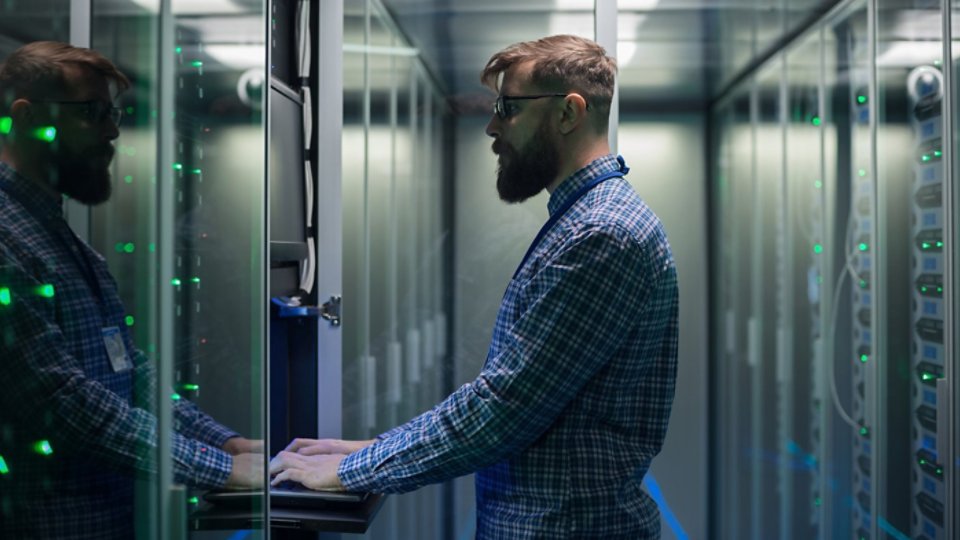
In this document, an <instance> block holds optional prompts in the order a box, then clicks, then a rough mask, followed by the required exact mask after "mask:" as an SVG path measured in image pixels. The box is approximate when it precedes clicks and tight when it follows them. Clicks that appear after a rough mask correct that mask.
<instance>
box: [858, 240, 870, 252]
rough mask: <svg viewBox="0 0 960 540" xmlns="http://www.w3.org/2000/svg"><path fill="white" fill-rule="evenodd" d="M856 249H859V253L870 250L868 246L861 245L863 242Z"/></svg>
mask: <svg viewBox="0 0 960 540" xmlns="http://www.w3.org/2000/svg"><path fill="white" fill-rule="evenodd" d="M857 248H859V249H860V251H866V250H868V249H870V246H868V245H867V244H865V243H863V242H860V245H859V246H857Z"/></svg>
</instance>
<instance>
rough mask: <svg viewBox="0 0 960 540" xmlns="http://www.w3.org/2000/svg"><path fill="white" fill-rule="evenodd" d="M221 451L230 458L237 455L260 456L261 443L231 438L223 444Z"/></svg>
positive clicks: (259, 441) (258, 440)
mask: <svg viewBox="0 0 960 540" xmlns="http://www.w3.org/2000/svg"><path fill="white" fill-rule="evenodd" d="M222 450H223V451H224V452H226V453H228V454H230V455H231V456H236V455H239V454H262V453H263V441H262V440H260V439H245V438H243V437H231V438H229V439H227V442H225V443H223V448H222Z"/></svg>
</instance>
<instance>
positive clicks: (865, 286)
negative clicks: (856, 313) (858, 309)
mask: <svg viewBox="0 0 960 540" xmlns="http://www.w3.org/2000/svg"><path fill="white" fill-rule="evenodd" d="M860 288H861V289H866V288H867V280H865V279H861V280H860Z"/></svg>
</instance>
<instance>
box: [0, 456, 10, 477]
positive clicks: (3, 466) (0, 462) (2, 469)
mask: <svg viewBox="0 0 960 540" xmlns="http://www.w3.org/2000/svg"><path fill="white" fill-rule="evenodd" d="M9 473H10V468H9V467H7V462H6V460H4V459H3V456H0V474H9Z"/></svg>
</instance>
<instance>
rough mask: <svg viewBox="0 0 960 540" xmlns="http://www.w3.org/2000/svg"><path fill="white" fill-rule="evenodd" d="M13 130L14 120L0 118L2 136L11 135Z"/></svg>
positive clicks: (6, 117)
mask: <svg viewBox="0 0 960 540" xmlns="http://www.w3.org/2000/svg"><path fill="white" fill-rule="evenodd" d="M11 129H13V118H10V117H9V116H0V135H9V134H10V130H11Z"/></svg>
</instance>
